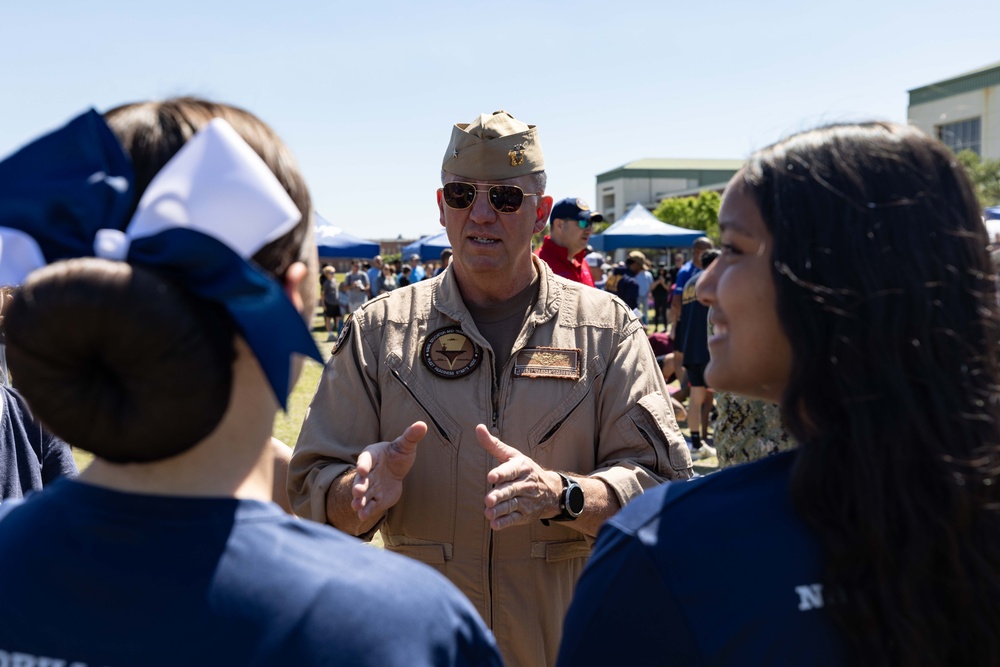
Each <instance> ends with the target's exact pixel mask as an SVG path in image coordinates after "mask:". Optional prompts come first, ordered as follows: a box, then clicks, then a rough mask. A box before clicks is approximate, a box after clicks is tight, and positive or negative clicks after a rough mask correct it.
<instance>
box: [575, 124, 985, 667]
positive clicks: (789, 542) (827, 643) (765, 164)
mask: <svg viewBox="0 0 1000 667" xmlns="http://www.w3.org/2000/svg"><path fill="white" fill-rule="evenodd" d="M719 228H720V230H721V235H722V255H721V256H720V257H719V258H718V259H717V260H716V261H715V262H714V263H713V264H712V265H711V266H710V267H708V268H707V269H706V270H705V272H704V273H703V274H702V275H701V278H700V279H699V281H698V285H697V297H698V299H699V300H700V301H701V302H703V303H705V304H706V305H709V306H711V308H712V316H711V317H712V322H713V325H714V334H713V336H712V338H711V339H710V340H709V349H710V351H711V361H710V362H709V364H708V367H707V369H706V379H707V380H708V382H709V383H711V384H712V386H714V387H716V388H718V389H721V390H725V391H733V392H738V393H740V394H742V395H745V396H749V397H753V398H759V399H762V400H766V401H769V402H771V403H777V404H779V405H780V410H781V419H782V421H783V422H784V424H785V426H786V428H787V429H788V430H789V432H790V433H791V435H792V436H793V437H794V439H795V440H796V441H797V442H798V447H797V448H796V449H793V450H791V451H786V452H782V453H778V454H773V455H771V456H768V457H766V458H764V459H762V460H759V461H756V462H753V463H747V464H745V465H740V466H735V467H733V468H728V469H726V470H722V471H720V472H718V473H715V474H712V475H709V476H706V477H704V478H701V479H697V480H693V481H691V482H689V483H686V484H667V485H664V486H662V487H659V488H657V489H655V490H653V491H651V492H649V493H648V494H646V495H644V496H643V497H641V498H638V499H636V501H634V502H633V503H630V504H629V505H627V506H626V507H625V508H624V509H623V510H622V511H621V512H620V513H619V514H618V515H616V516H615V517H614V518H613V519H611V520H610V521H608V522H607V523H606V524H605V527H604V529H603V530H602V531H601V534H600V535H599V536H598V539H597V544H596V546H595V549H594V555H593V557H592V558H591V560H590V562H589V563H588V565H587V570H586V571H585V572H584V575H583V577H582V578H581V580H580V584H579V586H578V588H577V591H576V594H575V597H574V600H573V605H572V607H571V609H570V611H569V614H568V615H567V617H566V623H565V629H566V634H565V637H564V640H563V645H562V649H561V651H560V656H559V662H560V664H561V665H577V664H637V665H646V664H662V663H664V662H671V661H673V662H676V663H677V664H698V665H737V664H738V665H754V664H769V665H772V664H796V665H798V664H808V665H892V666H895V665H899V666H903V665H905V666H907V667H914V666H916V667H923V666H942V667H943V666H950V665H997V664H1000V632H998V631H997V628H1000V402H998V401H997V400H996V396H997V387H998V386H1000V346H998V345H997V341H998V340H1000V306H998V302H997V286H996V282H995V276H994V274H993V271H992V269H991V266H990V259H989V256H988V254H987V252H986V250H985V247H986V241H987V234H986V229H985V227H984V225H983V221H982V218H981V216H980V212H979V206H978V203H977V201H976V197H975V193H974V191H973V189H972V186H971V183H970V181H969V177H968V174H967V173H966V172H965V170H964V168H963V167H962V165H961V164H960V163H959V162H958V161H956V160H955V156H954V154H953V153H952V152H951V151H950V150H949V149H948V148H947V147H945V146H944V144H942V143H940V142H939V141H937V140H936V139H933V138H931V137H928V136H927V135H925V134H923V133H921V132H920V131H919V130H917V129H916V128H913V127H908V126H904V125H898V124H895V123H886V122H870V123H858V124H840V125H832V126H828V127H823V128H819V129H816V130H810V131H807V132H803V133H800V134H797V135H794V136H792V137H790V138H788V139H785V140H783V141H780V142H778V143H777V144H774V145H772V146H769V147H767V148H764V149H762V150H760V151H758V152H757V153H755V154H753V155H752V156H751V157H750V159H749V160H748V161H747V163H746V165H745V166H744V167H743V168H742V169H741V170H740V171H739V172H738V173H737V174H736V175H735V176H734V177H733V179H732V180H731V181H730V182H729V185H728V186H727V187H726V190H725V193H724V194H723V197H722V206H721V209H720V211H719ZM734 562H736V563H737V566H734ZM688 563H697V564H698V568H699V571H703V572H711V573H712V576H711V577H709V578H704V577H692V576H691V572H690V568H686V567H683V564H688ZM623 636H624V637H641V638H648V637H656V641H655V642H654V641H629V642H621V641H608V638H609V637H623Z"/></svg>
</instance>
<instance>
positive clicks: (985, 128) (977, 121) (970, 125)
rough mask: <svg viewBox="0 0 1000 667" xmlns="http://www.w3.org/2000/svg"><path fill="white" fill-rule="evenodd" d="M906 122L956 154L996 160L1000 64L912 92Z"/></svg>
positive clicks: (998, 150) (999, 130)
mask: <svg viewBox="0 0 1000 667" xmlns="http://www.w3.org/2000/svg"><path fill="white" fill-rule="evenodd" d="M908 92H909V93H910V104H909V107H908V108H907V114H906V115H907V118H908V119H909V122H910V124H911V125H915V126H916V127H919V128H920V129H921V130H923V131H924V132H926V133H927V134H930V135H931V136H935V137H937V138H939V139H940V140H941V141H943V142H944V143H945V144H946V145H947V146H948V147H949V148H951V149H952V150H953V151H955V152H956V153H957V152H958V151H960V150H965V149H968V150H971V151H974V152H975V153H977V154H978V155H979V156H980V157H983V158H987V159H994V158H1000V63H995V64H993V65H989V66H987V67H983V68H981V69H977V70H974V71H972V72H967V73H965V74H960V75H958V76H955V77H952V78H950V79H945V80H944V81H938V82H937V83H932V84H930V85H927V86H921V87H920V88H914V89H913V90H910V91H908Z"/></svg>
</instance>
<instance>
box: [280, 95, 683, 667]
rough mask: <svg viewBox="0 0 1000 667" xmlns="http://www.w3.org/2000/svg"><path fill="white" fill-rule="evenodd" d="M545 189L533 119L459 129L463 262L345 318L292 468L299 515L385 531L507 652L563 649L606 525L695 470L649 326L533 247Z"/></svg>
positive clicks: (516, 661) (452, 199)
mask: <svg viewBox="0 0 1000 667" xmlns="http://www.w3.org/2000/svg"><path fill="white" fill-rule="evenodd" d="M544 190H545V172H544V164H543V161H542V151H541V147H540V146H539V144H538V134H537V130H536V129H535V127H534V126H530V125H525V124H524V123H522V122H521V121H519V120H517V119H515V118H514V117H513V116H511V115H510V114H508V113H507V112H504V111H498V112H495V113H493V114H483V115H481V116H479V117H478V118H477V119H476V120H474V121H473V122H472V123H469V124H457V125H455V126H454V128H453V129H452V136H451V143H450V145H449V146H448V150H447V151H446V153H445V156H444V164H443V173H442V188H441V189H440V190H438V192H437V200H438V208H439V209H440V213H441V224H442V225H443V226H444V227H445V228H446V229H447V230H448V238H449V240H450V241H451V244H452V248H453V250H454V256H453V258H452V262H451V264H450V265H449V267H448V269H447V270H446V271H444V272H443V273H442V274H441V275H440V276H437V277H434V278H431V279H428V280H424V281H421V282H419V283H416V284H414V285H411V286H409V287H406V288H402V289H396V290H394V291H392V292H390V293H388V294H384V295H381V296H379V297H378V298H376V299H373V300H371V301H369V302H368V303H366V304H365V305H364V307H363V308H361V309H360V310H359V311H358V312H357V313H355V314H354V315H353V316H352V318H351V320H350V322H349V323H348V324H347V325H345V327H344V330H343V333H342V334H341V337H340V341H339V342H338V344H337V348H336V351H335V352H334V355H333V356H332V357H331V359H330V361H329V362H328V364H327V366H326V369H325V370H324V372H323V378H322V380H321V381H320V385H319V388H318V390H317V393H316V396H315V398H314V399H313V402H312V405H311V406H310V408H309V412H308V414H307V416H306V420H305V423H304V425H303V427H302V432H301V434H300V436H299V441H298V444H297V445H296V448H295V453H294V456H293V458H292V462H291V470H290V473H289V495H290V498H291V501H292V505H293V507H294V509H295V511H296V512H297V513H298V514H300V515H302V516H304V517H309V518H311V519H314V520H316V521H323V522H328V523H331V524H333V525H334V526H336V527H338V528H340V529H341V530H344V531H346V532H349V533H352V534H355V535H361V536H363V537H365V538H370V537H371V536H372V535H373V534H374V532H375V531H376V530H381V533H382V537H383V540H384V542H385V545H386V548H388V549H391V550H393V551H398V552H400V553H403V554H406V555H409V556H412V557H413V558H417V559H419V560H421V561H423V562H425V563H428V564H430V565H432V566H433V567H435V568H437V569H438V570H440V571H441V572H443V573H444V574H445V575H446V576H448V577H449V578H450V579H451V580H452V581H453V582H454V583H455V584H456V585H458V587H459V588H461V589H462V591H463V592H464V593H465V594H466V595H468V596H469V598H470V599H471V600H472V602H473V604H474V605H475V606H476V607H477V608H478V609H479V612H480V613H481V614H482V615H483V618H484V619H485V620H486V622H487V624H489V626H490V627H491V628H492V629H493V632H494V634H495V635H496V638H497V641H498V643H499V645H500V648H501V651H502V653H503V655H504V658H505V660H506V661H507V664H508V665H511V666H512V667H538V666H540V665H552V664H554V663H555V658H556V652H557V650H558V647H559V639H560V636H561V633H562V620H563V616H564V614H565V611H566V609H567V607H568V605H569V602H570V598H571V596H572V593H573V587H574V585H575V583H576V580H577V577H578V576H579V575H580V572H581V570H582V569H583V566H584V563H585V562H586V558H587V556H588V555H589V553H590V545H591V543H592V541H593V540H592V538H593V537H594V536H595V535H596V534H597V531H598V529H599V528H600V526H601V523H602V522H603V521H604V520H605V519H607V518H608V517H610V516H611V515H612V514H614V513H615V512H616V511H617V510H618V509H619V508H621V507H622V505H624V504H625V503H627V502H628V501H629V500H631V499H632V498H634V497H635V496H636V495H638V494H640V493H642V491H643V489H644V488H649V487H651V486H653V485H655V484H658V483H660V482H661V481H662V480H663V479H685V478H688V477H690V476H691V474H692V471H691V458H690V455H689V453H688V449H687V447H686V445H685V443H684V439H683V438H682V436H681V435H680V431H679V429H678V428H677V422H676V421H675V419H674V415H673V410H672V409H671V408H670V404H669V402H668V400H667V396H668V394H667V389H666V386H665V384H664V382H663V376H662V375H661V373H660V370H659V368H658V367H657V364H656V360H655V358H654V357H653V353H652V349H651V348H650V346H649V343H648V342H647V341H646V334H645V330H644V329H643V327H642V324H641V322H639V321H638V320H637V319H636V318H635V316H634V315H633V314H632V313H631V312H630V311H629V310H628V308H626V307H625V306H624V304H622V302H621V301H619V300H618V299H616V298H614V297H613V296H612V295H610V294H608V293H606V292H602V291H600V290H596V289H593V288H592V287H587V286H584V285H581V284H579V283H574V282H571V281H568V280H565V279H563V278H560V277H557V276H555V275H554V274H553V273H552V271H551V270H550V269H549V268H548V266H547V265H546V264H545V263H544V262H542V261H540V260H538V258H536V257H534V256H533V255H532V253H531V236H532V234H534V233H536V232H539V231H541V229H542V228H543V227H544V226H545V223H546V221H547V219H548V216H549V210H550V208H551V207H552V198H551V197H547V196H545V195H544ZM400 585H401V586H406V585H407V582H400ZM372 622H377V619H373V621H372Z"/></svg>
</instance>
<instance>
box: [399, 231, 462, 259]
mask: <svg viewBox="0 0 1000 667" xmlns="http://www.w3.org/2000/svg"><path fill="white" fill-rule="evenodd" d="M450 247H451V241H449V240H448V230H446V229H442V230H441V231H439V232H437V233H435V234H428V235H427V236H424V237H421V238H419V239H417V240H416V241H414V242H413V243H411V244H409V245H405V246H403V249H402V250H401V251H400V252H402V254H403V261H404V262H405V261H406V260H407V259H409V258H410V256H411V255H420V261H421V262H428V261H430V260H432V259H441V251H442V250H444V249H446V248H450Z"/></svg>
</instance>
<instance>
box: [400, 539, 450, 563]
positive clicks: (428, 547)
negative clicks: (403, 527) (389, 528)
mask: <svg viewBox="0 0 1000 667" xmlns="http://www.w3.org/2000/svg"><path fill="white" fill-rule="evenodd" d="M390 539H391V538H390ZM390 539H386V543H385V548H386V549H388V550H389V551H395V552H396V553H398V554H403V555H404V556H409V557H410V558H413V559H414V560H418V561H420V562H421V563H426V564H428V565H444V563H445V561H449V560H451V553H452V545H450V544H444V543H434V542H425V543H423V544H389V542H390Z"/></svg>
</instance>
